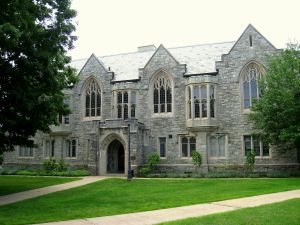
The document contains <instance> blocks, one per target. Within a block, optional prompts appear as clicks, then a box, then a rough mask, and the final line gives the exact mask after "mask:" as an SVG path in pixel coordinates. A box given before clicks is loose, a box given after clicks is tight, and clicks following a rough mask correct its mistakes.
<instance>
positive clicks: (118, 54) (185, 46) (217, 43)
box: [72, 41, 235, 62]
mask: <svg viewBox="0 0 300 225" xmlns="http://www.w3.org/2000/svg"><path fill="white" fill-rule="evenodd" d="M234 42H235V41H223V42H214V43H204V44H195V45H184V46H177V47H170V48H166V49H168V50H169V49H171V50H172V49H179V48H188V47H195V46H205V45H219V44H226V43H228V44H229V43H234ZM146 52H155V51H154V50H150V51H145V52H124V53H117V54H110V55H102V56H96V57H97V58H98V59H99V58H100V59H101V58H105V57H111V56H120V55H131V54H138V53H140V54H143V53H146ZM85 59H88V58H81V59H75V60H72V62H75V61H80V60H85Z"/></svg>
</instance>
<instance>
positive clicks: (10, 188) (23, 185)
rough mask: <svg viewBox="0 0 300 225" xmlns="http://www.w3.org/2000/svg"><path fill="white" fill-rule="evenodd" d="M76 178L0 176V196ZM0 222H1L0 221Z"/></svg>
mask: <svg viewBox="0 0 300 225" xmlns="http://www.w3.org/2000/svg"><path fill="white" fill-rule="evenodd" d="M74 180H79V179H78V178H53V177H23V176H0V196H1V195H7V194H12V193H16V192H21V191H27V190H31V189H35V188H41V187H46V186H51V185H55V184H63V183H67V182H70V181H74ZM0 224H1V223H0Z"/></svg>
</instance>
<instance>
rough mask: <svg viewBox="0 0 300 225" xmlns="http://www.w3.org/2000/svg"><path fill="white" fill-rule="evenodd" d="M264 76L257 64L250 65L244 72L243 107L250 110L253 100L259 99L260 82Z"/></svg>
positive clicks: (242, 77)
mask: <svg viewBox="0 0 300 225" xmlns="http://www.w3.org/2000/svg"><path fill="white" fill-rule="evenodd" d="M261 76H262V71H261V69H260V68H259V67H258V65H257V64H255V63H251V64H249V65H248V66H247V67H246V68H245V69H244V70H243V72H242V76H241V79H242V90H243V107H244V109H249V108H250V107H251V106H252V104H253V99H259V92H260V91H259V86H258V81H259V79H260V78H261Z"/></svg>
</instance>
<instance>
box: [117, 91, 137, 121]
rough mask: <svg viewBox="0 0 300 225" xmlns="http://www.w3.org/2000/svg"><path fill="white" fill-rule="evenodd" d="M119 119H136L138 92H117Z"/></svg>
mask: <svg viewBox="0 0 300 225" xmlns="http://www.w3.org/2000/svg"><path fill="white" fill-rule="evenodd" d="M116 110H117V118H123V119H128V118H135V116H136V112H135V110H136V91H131V90H128V91H118V92H117V107H116Z"/></svg>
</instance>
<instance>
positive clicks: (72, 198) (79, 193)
mask: <svg viewBox="0 0 300 225" xmlns="http://www.w3.org/2000/svg"><path fill="white" fill-rule="evenodd" d="M299 188H300V179H296V178H291V179H166V180H162V179H135V180H133V181H131V182H128V181H126V180H124V179H117V178H115V179H107V180H103V181H98V182H95V183H92V184H88V185H85V186H81V187H77V188H73V189H69V190H65V191H61V192H56V193H52V194H48V195H45V196H41V197H38V198H34V199H29V200H25V201H22V202H18V203H13V204H9V205H6V206H2V207H0V224H2V225H5V224H26V223H41V222H50V221H60V220H71V219H77V218H88V217H96V216H107V215H116V214H122V213H131V212H140V211H148V210H155V209H162V208H171V207H177V206H184V205H192V204H197V203H205V202H212V201H218V200H225V199H233V198H240V197H246V196H253V195H259V194H266V193H272V192H279V191H287V190H293V189H299ZM7 215H13V216H11V217H10V216H7Z"/></svg>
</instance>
